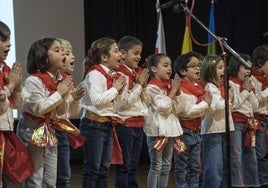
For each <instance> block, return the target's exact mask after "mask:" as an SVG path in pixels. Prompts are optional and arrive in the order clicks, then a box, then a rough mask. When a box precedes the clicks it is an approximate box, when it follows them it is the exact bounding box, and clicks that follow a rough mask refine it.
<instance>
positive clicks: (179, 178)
mask: <svg viewBox="0 0 268 188" xmlns="http://www.w3.org/2000/svg"><path fill="white" fill-rule="evenodd" d="M180 138H181V140H182V141H183V142H184V143H185V145H186V147H187V150H186V151H184V152H182V154H181V155H177V154H176V153H175V152H174V164H175V167H174V176H175V182H176V187H178V188H198V187H199V173H200V167H201V162H200V155H201V136H200V133H199V132H194V131H192V130H190V129H187V128H184V127H183V135H182V136H180Z"/></svg>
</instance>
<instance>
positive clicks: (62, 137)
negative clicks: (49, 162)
mask: <svg viewBox="0 0 268 188" xmlns="http://www.w3.org/2000/svg"><path fill="white" fill-rule="evenodd" d="M56 136H57V138H58V164H57V183H56V187H57V188H69V187H70V180H71V166H70V144H69V139H68V134H67V133H66V132H62V131H58V130H56Z"/></svg>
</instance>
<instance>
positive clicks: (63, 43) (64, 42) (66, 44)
mask: <svg viewBox="0 0 268 188" xmlns="http://www.w3.org/2000/svg"><path fill="white" fill-rule="evenodd" d="M58 41H59V42H60V44H61V46H62V47H63V48H64V49H65V48H70V49H72V45H71V43H70V42H69V41H68V40H66V39H58Z"/></svg>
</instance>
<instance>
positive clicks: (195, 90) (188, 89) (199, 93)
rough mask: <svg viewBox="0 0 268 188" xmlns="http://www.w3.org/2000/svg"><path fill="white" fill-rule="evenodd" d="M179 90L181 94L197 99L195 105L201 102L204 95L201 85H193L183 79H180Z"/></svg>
mask: <svg viewBox="0 0 268 188" xmlns="http://www.w3.org/2000/svg"><path fill="white" fill-rule="evenodd" d="M181 90H182V92H183V93H186V94H192V95H195V96H196V97H197V101H196V104H198V103H200V102H201V101H202V98H203V96H204V94H205V90H204V88H203V86H202V85H201V84H198V83H196V84H193V83H192V82H190V81H189V80H187V79H185V78H183V79H181Z"/></svg>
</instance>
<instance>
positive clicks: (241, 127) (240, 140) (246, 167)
mask: <svg viewBox="0 0 268 188" xmlns="http://www.w3.org/2000/svg"><path fill="white" fill-rule="evenodd" d="M234 125H235V130H234V131H232V132H231V134H230V136H231V174H232V186H236V187H244V186H245V185H247V186H253V187H257V186H259V176H258V165H257V157H256V151H255V147H245V137H246V131H247V128H246V124H245V123H234Z"/></svg>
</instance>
